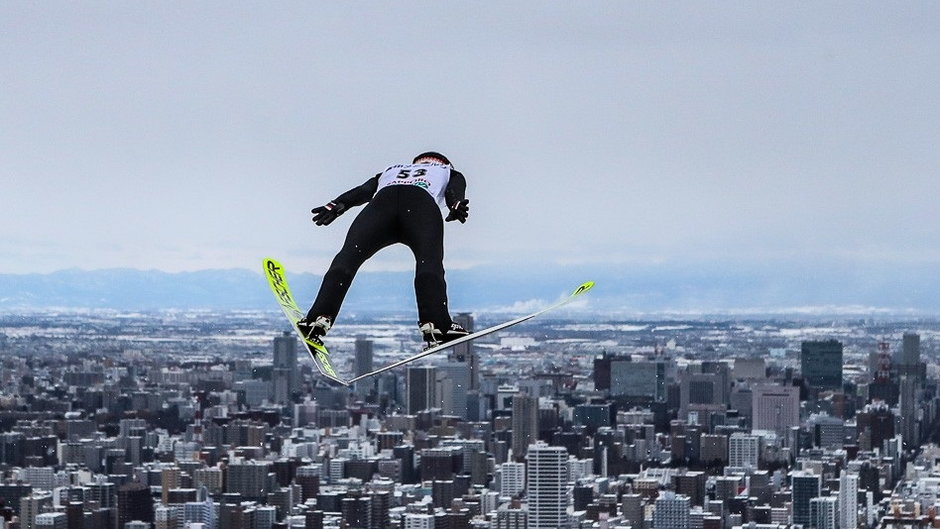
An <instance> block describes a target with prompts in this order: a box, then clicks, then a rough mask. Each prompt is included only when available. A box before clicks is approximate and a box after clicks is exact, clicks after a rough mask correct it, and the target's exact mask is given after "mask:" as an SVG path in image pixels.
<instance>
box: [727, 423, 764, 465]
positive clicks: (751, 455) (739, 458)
mask: <svg viewBox="0 0 940 529" xmlns="http://www.w3.org/2000/svg"><path fill="white" fill-rule="evenodd" d="M759 461H760V437H758V436H756V435H751V434H746V433H742V432H735V433H733V434H731V437H730V438H729V439H728V466H731V467H744V468H753V469H756V468H757V467H758V463H759Z"/></svg>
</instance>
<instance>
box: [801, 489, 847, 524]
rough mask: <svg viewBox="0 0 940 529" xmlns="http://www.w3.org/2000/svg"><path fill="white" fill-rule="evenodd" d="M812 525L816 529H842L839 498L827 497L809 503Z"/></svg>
mask: <svg viewBox="0 0 940 529" xmlns="http://www.w3.org/2000/svg"><path fill="white" fill-rule="evenodd" d="M809 512H810V525H809V527H813V528H814V529H841V527H842V525H840V523H839V498H838V497H836V496H825V497H821V498H813V499H811V500H810V501H809Z"/></svg>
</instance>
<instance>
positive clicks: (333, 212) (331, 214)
mask: <svg viewBox="0 0 940 529" xmlns="http://www.w3.org/2000/svg"><path fill="white" fill-rule="evenodd" d="M344 211H346V206H344V205H343V203H342V202H330V203H329V204H327V205H325V206H320V207H316V208H313V209H311V210H310V213H313V222H314V223H316V225H317V226H328V225H329V224H330V223H331V222H333V221H334V220H336V217H339V216H340V215H342V214H343V212H344Z"/></svg>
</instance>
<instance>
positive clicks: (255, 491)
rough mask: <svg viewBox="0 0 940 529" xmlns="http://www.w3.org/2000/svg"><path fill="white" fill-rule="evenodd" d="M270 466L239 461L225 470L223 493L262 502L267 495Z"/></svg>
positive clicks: (257, 462) (256, 462) (264, 463)
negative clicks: (239, 495)
mask: <svg viewBox="0 0 940 529" xmlns="http://www.w3.org/2000/svg"><path fill="white" fill-rule="evenodd" d="M269 471H270V465H269V464H268V463H266V462H259V461H241V462H234V463H231V464H229V466H228V468H226V470H225V472H226V476H225V477H226V479H225V492H228V493H235V494H241V495H242V497H243V498H245V499H250V500H262V499H264V498H266V497H267V494H268V490H267V488H268V472H269Z"/></svg>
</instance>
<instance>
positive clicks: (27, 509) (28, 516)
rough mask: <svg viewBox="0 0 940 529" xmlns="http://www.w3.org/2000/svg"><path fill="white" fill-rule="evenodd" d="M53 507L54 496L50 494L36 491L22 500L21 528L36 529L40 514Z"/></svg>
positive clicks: (20, 512)
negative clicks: (37, 518)
mask: <svg viewBox="0 0 940 529" xmlns="http://www.w3.org/2000/svg"><path fill="white" fill-rule="evenodd" d="M51 507H52V494H51V493H49V492H43V491H36V492H33V493H32V494H30V495H29V496H23V497H22V498H20V511H19V514H20V528H21V529H34V528H35V524H36V517H37V516H39V513H40V512H42V511H43V510H45V509H47V508H51Z"/></svg>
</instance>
